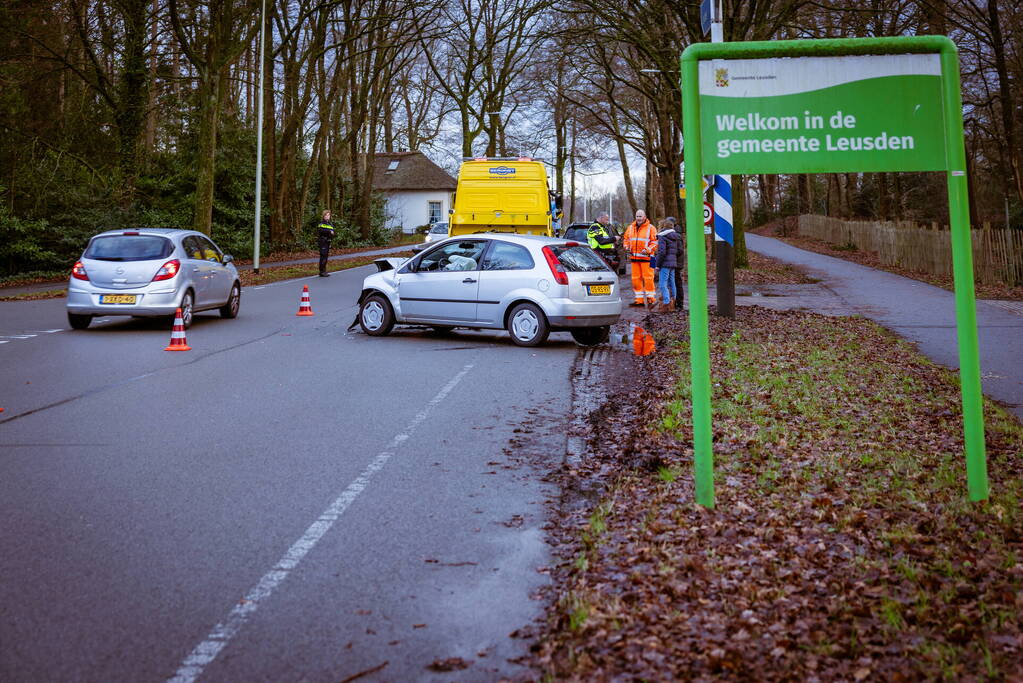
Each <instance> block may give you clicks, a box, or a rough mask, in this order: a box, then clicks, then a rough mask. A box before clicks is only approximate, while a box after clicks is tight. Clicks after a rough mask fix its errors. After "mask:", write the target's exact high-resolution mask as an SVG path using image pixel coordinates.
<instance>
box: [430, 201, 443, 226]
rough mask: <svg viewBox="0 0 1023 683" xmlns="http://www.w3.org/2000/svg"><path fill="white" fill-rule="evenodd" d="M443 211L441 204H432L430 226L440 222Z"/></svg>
mask: <svg viewBox="0 0 1023 683" xmlns="http://www.w3.org/2000/svg"><path fill="white" fill-rule="evenodd" d="M441 210H442V205H441V202H430V225H433V224H434V223H438V222H440V219H441V215H442V214H441Z"/></svg>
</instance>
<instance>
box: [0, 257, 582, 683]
mask: <svg viewBox="0 0 1023 683" xmlns="http://www.w3.org/2000/svg"><path fill="white" fill-rule="evenodd" d="M368 272H371V267H364V268H358V269H353V270H350V271H345V272H343V273H338V274H335V275H334V276H333V277H331V278H329V279H320V278H311V279H306V280H299V281H289V282H283V283H275V284H272V285H267V286H264V287H260V288H249V289H246V290H245V291H244V292H243V297H242V305H241V313H240V316H239V317H238V318H237V319H236V320H221V319H220V318H219V317H218V316H217V314H216V313H215V312H212V313H204V314H199V315H197V317H196V320H195V323H194V324H193V326H192V328H191V329H190V330H189V331H188V333H187V337H188V344H189V345H190V346H191V347H192V349H193V350H192V351H190V352H184V353H169V352H165V351H164V350H163V348H164V347H165V346H166V345H167V343H168V340H169V326H168V325H167V323H166V322H159V323H154V322H148V321H135V320H131V319H119V318H112V319H109V320H108V321H97V322H94V323H93V327H91V328H90V329H88V330H85V331H77V332H73V331H71V330H69V329H68V328H67V324H66V319H65V317H64V301H63V300H48V301H35V302H8V303H0V342H3V343H0V362H2V364H3V368H4V370H3V373H2V375H0V408H3V409H4V412H2V413H0V519H2V520H3V523H2V524H0V575H2V576H3V580H2V581H0V680H3V681H42V680H47V681H49V680H62V681H100V680H102V681H115V680H131V681H149V680H168V679H171V678H174V677H175V676H177V677H179V680H194V679H196V678H199V679H201V680H211V681H217V680H247V681H261V680H266V681H281V680H289V681H297V680H303V681H335V682H336V681H340V680H344V679H345V678H347V677H349V676H353V675H356V674H358V673H360V672H364V671H367V670H371V669H372V670H375V672H374V673H371V674H370V675H368V676H366V677H365V678H364V679H363V680H378V681H383V680H494V679H497V678H500V677H501V676H514V675H515V674H516V673H521V671H522V670H521V669H520V667H519V665H517V664H516V663H514V662H512V661H509V660H511V659H514V658H516V657H519V656H521V655H523V654H525V643H524V641H522V640H517V639H513V638H510V637H509V634H510V633H511V632H512V631H514V630H516V629H518V628H520V627H523V626H527V625H528V624H529V623H530V622H531V621H532V620H533V619H534V618H536V617H538V616H540V615H541V605H540V603H539V602H536V601H532V600H530V596H531V595H533V594H534V593H535V592H536V591H537V589H539V588H540V587H541V586H542V585H543V584H544V583H545V581H546V577H545V576H544V574H543V573H542V567H543V566H544V565H546V564H547V563H548V562H549V561H550V558H549V555H548V549H547V546H546V545H545V544H544V541H543V532H542V530H541V527H542V525H543V523H544V503H543V502H544V500H545V497H546V496H548V495H549V494H551V491H549V490H546V489H545V487H544V485H543V484H542V483H541V482H540V478H539V476H538V472H539V470H540V469H542V468H543V467H545V466H546V465H549V464H555V465H556V464H557V462H559V461H560V459H561V458H562V457H563V456H564V453H565V448H564V443H565V437H564V431H563V428H562V423H563V420H564V419H565V418H566V416H567V414H568V412H569V409H570V382H569V373H570V368H571V365H572V362H573V360H574V359H575V357H576V353H577V351H576V348H577V347H576V346H575V344H574V343H573V342H572V341H571V338H570V337H569V336H568V335H567V334H554V335H552V336H551V341H550V342H548V344H547V345H545V346H543V347H540V348H539V349H522V348H518V347H516V346H513V345H512V344H511V342H510V340H509V339H508V337H507V335H506V334H504V333H500V334H498V333H482V332H456V333H453V334H451V335H437V334H435V333H432V332H426V331H419V330H410V331H401V332H396V333H395V334H393V335H392V336H390V337H387V338H370V337H367V336H365V335H362V334H361V333H346V328H347V327H348V324H349V323H350V322H351V320H352V319H353V318H354V315H355V312H356V308H355V300H356V297H357V292H358V288H359V286H360V284H361V281H362V278H363V277H364V276H365V275H366V274H367V273H368ZM303 283H308V284H309V285H310V290H311V297H312V307H313V310H314V312H315V314H316V315H315V317H312V318H301V317H296V316H295V312H296V311H297V310H298V304H299V298H300V294H301V286H302V284H303ZM524 424H525V425H528V426H526V427H523V426H522V425H524ZM512 439H515V440H516V442H517V444H518V447H517V448H516V449H514V452H513V451H510V450H509V443H510V441H511V440H512ZM538 570H540V571H538ZM451 658H460V659H461V661H458V660H452V661H450V662H449V663H448V665H447V667H441V668H451V667H452V666H453V667H454V670H451V671H434V670H433V669H430V668H427V667H429V666H430V665H431V663H433V662H435V661H438V660H441V661H442V660H450V659H451ZM463 665H464V666H465V668H459V667H461V666H463Z"/></svg>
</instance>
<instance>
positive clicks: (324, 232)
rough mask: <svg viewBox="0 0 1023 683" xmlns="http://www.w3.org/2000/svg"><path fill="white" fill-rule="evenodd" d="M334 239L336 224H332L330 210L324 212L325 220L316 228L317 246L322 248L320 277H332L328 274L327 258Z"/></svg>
mask: <svg viewBox="0 0 1023 683" xmlns="http://www.w3.org/2000/svg"><path fill="white" fill-rule="evenodd" d="M333 239H334V224H333V223H331V222H330V209H327V210H326V211H324V212H323V218H322V219H321V220H320V223H319V225H317V226H316V246H318V247H319V248H320V277H330V273H328V272H327V257H328V256H330V243H331V241H332V240H333Z"/></svg>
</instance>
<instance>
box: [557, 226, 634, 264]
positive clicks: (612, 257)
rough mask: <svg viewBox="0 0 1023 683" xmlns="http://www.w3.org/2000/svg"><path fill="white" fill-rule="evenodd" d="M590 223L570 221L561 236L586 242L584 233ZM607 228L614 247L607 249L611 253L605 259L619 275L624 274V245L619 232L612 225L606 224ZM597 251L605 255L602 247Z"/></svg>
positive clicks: (586, 231)
mask: <svg viewBox="0 0 1023 683" xmlns="http://www.w3.org/2000/svg"><path fill="white" fill-rule="evenodd" d="M590 225H592V223H572V224H571V225H569V226H568V227H567V228H565V231H564V233H563V234H562V235H561V236H562V237H564V238H565V239H567V240H574V241H576V242H581V243H583V244H587V243H588V241H589V240H588V238H587V236H586V234H587V233H588V232H589V230H590ZM607 229H608V232H610V233H611V236H612V237H614V238H615V248H614V249H611V250H608V251H610V252H611V253H610V254H607V255H606V260H607V261H608V264H609V265H610V266H611V269H612V270H614V271H616V272H617V273H618V274H619V275H625V247H624V246H622V236H621V233H619V232H618V230H617V229H616V228H615V226H614V225H609V226H607ZM597 253H599V254H601V255H602V256H605V254H604V250H603V249H601V250H600V251H598V252H597Z"/></svg>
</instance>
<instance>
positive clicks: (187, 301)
mask: <svg viewBox="0 0 1023 683" xmlns="http://www.w3.org/2000/svg"><path fill="white" fill-rule="evenodd" d="M178 308H180V309H181V325H182V327H184V328H185V329H186V330H187V329H188V328H189V327H191V326H192V318H194V317H195V295H194V294H192V290H190V289H187V290H185V293H184V294H182V295H181V303H180V304H178ZM175 316H177V312H175V313H174V315H173V316H171V324H172V325H173V324H174V323H173V320H174V317H175Z"/></svg>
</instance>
